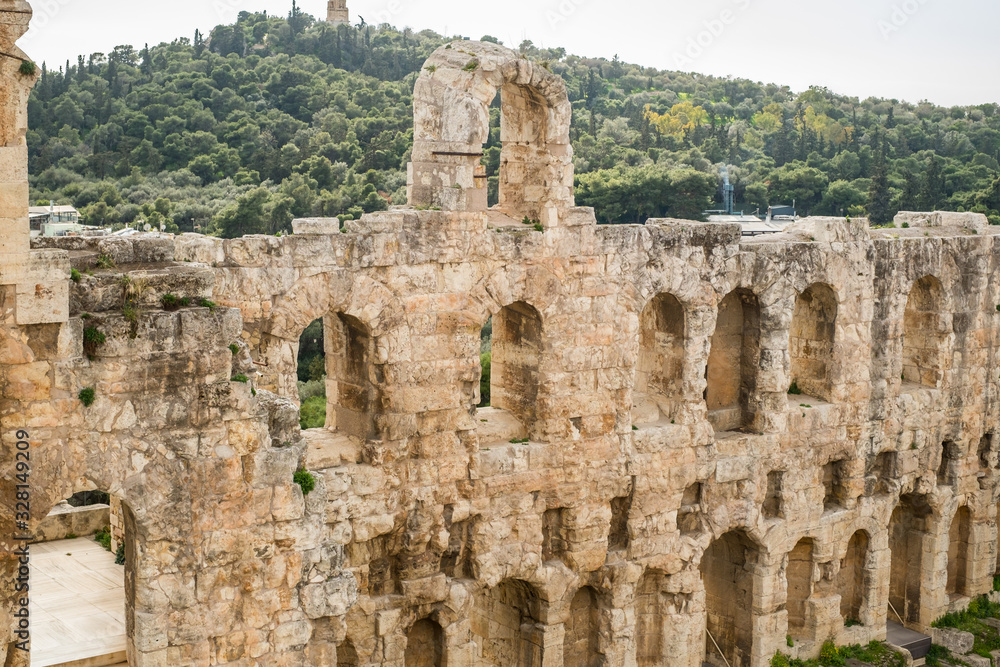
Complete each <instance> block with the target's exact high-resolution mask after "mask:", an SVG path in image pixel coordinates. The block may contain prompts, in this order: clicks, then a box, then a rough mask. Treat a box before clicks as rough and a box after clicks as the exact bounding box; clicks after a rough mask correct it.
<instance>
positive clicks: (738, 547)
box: [701, 531, 757, 667]
mask: <svg viewBox="0 0 1000 667" xmlns="http://www.w3.org/2000/svg"><path fill="white" fill-rule="evenodd" d="M756 558H757V548H756V546H754V544H753V542H752V541H751V540H750V538H748V537H747V536H746V535H745V534H744V533H742V532H741V531H733V532H729V533H726V534H725V535H723V536H722V537H720V538H719V539H717V540H715V541H714V542H712V544H711V545H710V546H709V547H708V549H707V550H706V551H705V555H704V556H703V557H702V559H701V579H702V582H703V583H704V586H705V609H706V612H705V613H706V630H707V632H706V636H705V641H704V646H705V661H706V662H707V663H709V664H710V665H714V666H715V667H725V666H726V665H727V664H729V665H749V664H750V660H751V656H752V655H753V600H754V596H753V566H754V563H755V562H756ZM709 635H710V636H709ZM713 640H714V641H713ZM716 645H718V646H719V649H721V650H722V653H723V655H720V654H719V649H717V648H716Z"/></svg>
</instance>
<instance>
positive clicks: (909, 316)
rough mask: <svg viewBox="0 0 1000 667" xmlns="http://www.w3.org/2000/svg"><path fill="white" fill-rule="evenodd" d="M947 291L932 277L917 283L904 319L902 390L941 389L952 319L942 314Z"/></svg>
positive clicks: (945, 368)
mask: <svg viewBox="0 0 1000 667" xmlns="http://www.w3.org/2000/svg"><path fill="white" fill-rule="evenodd" d="M943 292H944V290H943V289H942V287H941V283H940V282H939V281H938V279H937V278H935V277H933V276H925V277H923V278H921V279H920V280H918V281H917V282H916V283H915V284H914V285H913V289H911V290H910V296H909V298H908V299H907V300H906V312H905V314H904V315H903V374H902V380H903V386H904V390H905V388H907V387H918V386H924V387H940V386H941V382H942V380H943V379H944V373H945V371H947V366H948V343H949V338H950V333H951V318H950V316H949V315H948V314H947V313H944V312H943V308H944V305H943V304H944V298H943Z"/></svg>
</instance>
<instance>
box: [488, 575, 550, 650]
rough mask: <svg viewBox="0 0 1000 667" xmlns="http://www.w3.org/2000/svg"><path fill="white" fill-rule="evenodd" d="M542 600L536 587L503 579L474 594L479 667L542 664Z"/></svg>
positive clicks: (515, 580) (523, 582)
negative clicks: (495, 584) (491, 586)
mask: <svg viewBox="0 0 1000 667" xmlns="http://www.w3.org/2000/svg"><path fill="white" fill-rule="evenodd" d="M540 618H541V600H540V598H539V596H538V592H537V591H536V590H535V588H534V587H533V586H532V585H531V584H529V583H527V582H525V581H521V580H517V579H505V580H504V581H502V582H500V583H499V584H498V585H497V586H495V587H493V588H487V589H484V590H482V591H480V592H479V593H477V594H476V596H475V600H474V602H473V607H472V615H471V619H470V620H471V626H472V634H473V635H474V640H475V642H476V643H477V644H478V645H479V647H480V651H481V654H480V656H479V660H478V661H477V662H476V664H477V665H480V667H511V666H512V665H518V667H541V665H542V652H543V642H542V625H541V624H540V621H539V619H540Z"/></svg>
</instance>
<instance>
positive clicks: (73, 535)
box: [66, 533, 77, 540]
mask: <svg viewBox="0 0 1000 667" xmlns="http://www.w3.org/2000/svg"><path fill="white" fill-rule="evenodd" d="M76 538H77V534H76V533H66V539H67V540H75V539H76Z"/></svg>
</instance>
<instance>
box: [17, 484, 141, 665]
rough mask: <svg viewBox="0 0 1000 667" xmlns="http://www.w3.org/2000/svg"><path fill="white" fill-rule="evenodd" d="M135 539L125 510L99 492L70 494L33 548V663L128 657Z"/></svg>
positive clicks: (132, 624) (116, 660)
mask: <svg viewBox="0 0 1000 667" xmlns="http://www.w3.org/2000/svg"><path fill="white" fill-rule="evenodd" d="M135 539H136V523H135V515H134V514H133V513H132V510H131V508H130V507H129V506H128V505H127V504H125V503H123V502H122V501H121V500H120V499H118V498H117V497H115V496H110V495H109V494H107V493H105V492H103V491H99V490H93V491H84V492H81V493H77V494H75V495H73V496H72V497H70V498H68V499H66V500H64V501H62V502H60V503H59V504H58V505H56V506H55V507H54V508H53V509H52V511H50V512H49V514H48V515H47V516H46V517H45V519H43V520H42V522H41V523H40V524H39V526H38V528H37V529H36V531H35V543H34V544H32V545H31V553H32V557H31V563H30V569H31V574H30V576H31V582H32V584H31V593H32V595H31V609H30V613H31V618H32V619H34V620H33V621H32V630H33V632H32V637H31V661H32V664H35V663H37V664H43V665H50V664H64V663H70V662H72V663H76V662H77V661H87V664H117V663H119V662H125V660H126V659H127V658H129V657H131V656H132V655H133V653H134V643H135V639H136V637H135V632H136V627H135V622H134V617H135V606H136V581H135V573H136V569H137V568H136V562H137V554H136V545H135ZM98 619H99V621H100V622H96V621H97V620H98Z"/></svg>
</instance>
